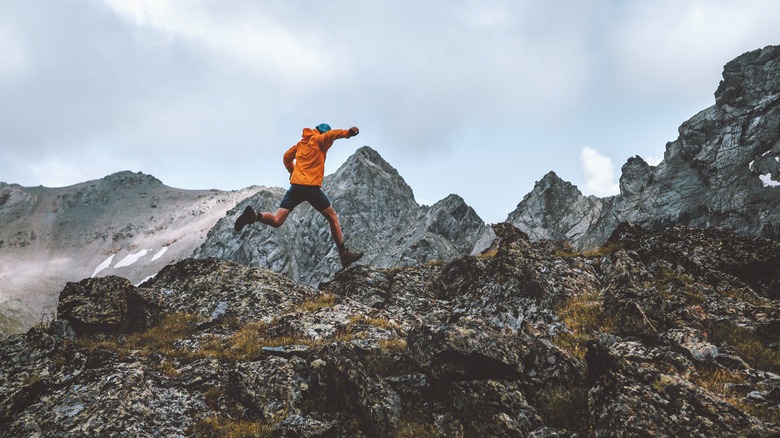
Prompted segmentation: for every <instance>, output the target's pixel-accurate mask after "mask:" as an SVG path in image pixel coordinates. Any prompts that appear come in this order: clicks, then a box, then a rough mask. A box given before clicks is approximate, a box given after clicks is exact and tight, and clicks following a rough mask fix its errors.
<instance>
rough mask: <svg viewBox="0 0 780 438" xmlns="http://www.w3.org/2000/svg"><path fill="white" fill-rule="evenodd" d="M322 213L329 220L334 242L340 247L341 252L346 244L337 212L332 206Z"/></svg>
mask: <svg viewBox="0 0 780 438" xmlns="http://www.w3.org/2000/svg"><path fill="white" fill-rule="evenodd" d="M320 213H322V215H323V216H325V219H327V220H328V223H329V224H330V235H331V236H332V237H333V242H335V243H336V246H338V247H339V250H340V249H341V245H343V244H344V234H342V233H341V225H340V224H339V216H338V215H337V214H336V210H334V209H333V206H332V205H331V206H330V207H328V208H326V209H325V210H322V211H321V212H320Z"/></svg>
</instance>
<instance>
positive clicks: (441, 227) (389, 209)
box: [195, 146, 487, 286]
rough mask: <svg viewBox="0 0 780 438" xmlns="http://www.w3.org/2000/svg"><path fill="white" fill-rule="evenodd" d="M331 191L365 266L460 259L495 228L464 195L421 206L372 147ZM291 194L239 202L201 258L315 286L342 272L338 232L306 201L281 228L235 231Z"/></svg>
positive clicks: (329, 184) (330, 179)
mask: <svg viewBox="0 0 780 438" xmlns="http://www.w3.org/2000/svg"><path fill="white" fill-rule="evenodd" d="M323 190H324V191H325V192H326V193H327V195H328V196H329V197H330V199H331V201H332V202H333V204H334V208H335V209H336V211H337V212H338V215H339V222H340V223H341V226H342V229H343V231H344V236H345V239H346V242H347V244H348V245H349V247H350V248H354V249H357V250H360V251H363V252H365V256H364V257H363V260H362V261H360V262H358V263H364V264H371V265H372V266H376V267H380V268H390V267H394V266H408V265H412V264H416V263H422V262H425V261H428V260H436V259H441V260H452V259H453V258H455V257H459V256H462V255H465V254H468V253H469V252H470V251H471V249H472V247H473V246H474V244H475V243H476V240H477V238H478V237H479V236H480V234H481V233H482V232H483V231H484V230H485V229H486V228H487V227H486V226H485V224H484V222H483V221H482V219H480V218H479V216H477V214H476V213H475V212H474V210H473V209H472V208H471V207H469V206H468V205H466V203H465V202H464V201H463V199H462V198H461V197H459V196H457V195H450V196H448V197H446V198H444V199H442V200H441V201H439V202H437V203H436V204H434V205H432V206H422V205H419V204H417V202H416V201H415V199H414V193H413V192H412V189H411V188H410V187H409V186H408V185H407V184H406V182H405V181H404V180H403V178H402V177H401V176H400V175H399V174H398V171H397V170H396V169H394V168H393V167H392V166H391V165H390V164H388V163H387V162H386V161H385V160H384V159H383V158H382V157H381V156H380V155H379V154H378V153H377V152H376V151H375V150H373V149H371V148H369V147H367V146H365V147H362V148H360V149H358V150H357V151H356V152H355V154H353V155H352V156H351V157H350V158H349V159H348V160H347V161H346V162H345V163H344V164H343V165H342V166H341V167H340V168H339V169H338V170H337V171H336V172H335V173H334V174H332V175H328V176H326V177H325V180H324V181H323ZM283 195H284V190H283V189H273V190H270V189H269V190H262V191H260V192H259V193H257V194H255V195H254V196H252V197H249V198H247V199H245V200H244V201H242V202H241V203H239V204H238V205H237V206H236V207H235V208H234V209H232V210H231V211H230V212H228V214H227V217H225V218H224V219H222V220H220V221H219V222H218V223H217V224H216V226H215V227H214V228H213V229H212V230H211V231H210V232H209V235H208V238H207V239H206V241H205V242H204V243H203V245H202V246H201V247H200V249H199V250H198V251H197V252H196V254H195V255H196V256H197V257H219V258H222V259H226V260H231V261H235V262H238V263H243V264H247V265H252V266H260V267H264V268H268V269H271V270H273V271H274V272H279V273H284V274H285V275H288V276H289V277H290V278H292V279H294V280H296V281H298V282H301V283H304V284H309V285H312V286H316V285H317V284H318V283H319V282H321V281H324V280H326V279H328V278H330V277H331V276H332V274H333V273H334V272H336V271H338V270H339V269H341V265H340V262H339V259H338V254H337V251H336V247H335V245H334V244H333V242H332V240H331V235H330V228H329V226H328V222H327V221H326V220H325V218H324V217H322V215H320V214H319V213H317V212H316V211H315V210H314V209H313V208H311V206H310V205H308V204H306V203H304V204H302V205H301V206H300V207H298V208H296V209H295V210H293V212H292V213H291V214H290V216H289V218H288V219H287V222H285V224H284V225H283V226H282V227H281V228H278V229H273V228H271V227H268V226H265V225H261V224H254V225H250V226H248V227H246V228H245V229H244V230H243V231H242V233H241V234H237V233H236V232H235V231H234V230H233V224H234V222H235V219H236V218H237V217H238V215H239V214H241V212H242V211H243V210H244V208H245V207H246V206H247V205H251V206H252V207H253V208H254V209H255V210H256V211H270V212H275V211H276V209H277V208H278V205H279V202H280V201H281V198H282V197H283Z"/></svg>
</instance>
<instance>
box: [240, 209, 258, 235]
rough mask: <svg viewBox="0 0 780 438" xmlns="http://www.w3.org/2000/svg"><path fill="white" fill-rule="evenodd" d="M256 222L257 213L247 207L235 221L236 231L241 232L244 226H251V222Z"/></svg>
mask: <svg viewBox="0 0 780 438" xmlns="http://www.w3.org/2000/svg"><path fill="white" fill-rule="evenodd" d="M256 220H257V213H255V210H254V209H252V207H250V206H248V205H247V207H246V208H245V209H244V212H243V213H241V216H239V217H238V219H236V226H235V228H236V231H241V229H242V228H244V227H245V226H247V225H249V224H251V223H252V222H254V221H256Z"/></svg>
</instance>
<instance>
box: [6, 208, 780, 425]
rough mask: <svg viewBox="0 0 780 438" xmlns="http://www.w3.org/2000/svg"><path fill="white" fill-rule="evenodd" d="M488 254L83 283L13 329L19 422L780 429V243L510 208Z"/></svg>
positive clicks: (204, 262)
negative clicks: (540, 215) (37, 319)
mask: <svg viewBox="0 0 780 438" xmlns="http://www.w3.org/2000/svg"><path fill="white" fill-rule="evenodd" d="M494 232H495V234H496V236H497V239H496V240H494V242H493V244H492V245H491V247H490V249H489V250H488V251H486V252H484V253H481V254H479V255H477V256H467V257H460V258H456V259H455V260H453V261H452V262H450V263H443V262H442V263H425V264H418V265H415V266H410V267H401V268H394V269H378V268H376V267H373V266H355V267H351V268H350V269H347V270H345V271H342V272H340V273H338V274H336V275H335V277H334V278H333V279H332V280H331V281H329V282H326V283H323V284H322V285H321V286H320V288H319V289H320V290H319V291H318V290H315V289H314V288H311V287H308V286H303V285H299V284H297V283H295V282H293V281H292V280H290V279H289V278H288V277H286V276H283V275H280V274H277V273H274V272H271V271H269V270H266V269H262V268H256V267H249V266H244V265H240V264H236V263H232V262H229V261H225V260H220V259H216V258H209V259H186V260H183V261H181V262H178V263H175V264H171V265H169V266H167V267H166V268H165V269H163V271H161V272H160V273H159V274H158V275H157V276H156V277H155V278H154V279H152V280H150V281H148V282H146V283H144V284H142V285H141V286H140V287H135V286H133V285H132V284H131V283H130V282H129V281H127V280H126V279H123V278H119V277H114V276H109V277H103V278H92V279H85V280H83V281H81V282H78V283H69V284H68V285H67V286H66V287H65V289H64V290H63V291H62V294H61V299H60V304H59V307H58V319H57V320H56V321H54V322H53V323H51V324H50V325H48V326H43V327H35V328H33V329H31V330H30V331H29V332H28V333H27V334H24V335H14V336H12V337H10V338H9V339H7V340H5V341H0V357H2V358H3V360H2V361H0V382H1V384H0V436H2V437H5V436H8V437H17V436H71V435H75V436H107V437H112V436H127V435H128V434H130V435H133V436H142V437H147V436H148V437H154V436H273V437H283V436H285V437H287V436H296V437H330V436H371V437H391V436H415V437H427V436H431V437H433V436H436V437H438V436H446V437H449V436H461V437H462V436H475V437H476V436H479V437H483V436H484V437H487V436H491V437H493V436H496V437H498V436H500V437H526V436H534V437H573V436H594V437H602V436H610V437H612V436H615V437H619V436H686V437H687V436H701V437H714V436H718V437H721V436H723V437H756V438H759V437H760V438H764V437H771V436H778V434H780V376H778V374H777V373H778V372H780V355H778V353H777V345H778V342H779V341H780V337H779V335H780V330H778V327H779V326H780V325H779V324H780V313H779V312H778V311H779V310H780V301H778V298H779V297H778V287H780V244H778V242H775V241H771V240H767V239H755V238H747V237H742V236H739V235H736V234H734V233H732V232H727V231H723V230H717V229H707V230H704V229H692V228H683V227H675V228H669V229H666V230H663V231H660V232H655V233H653V232H646V231H644V230H642V229H640V228H639V227H636V226H632V225H628V224H622V225H621V226H619V227H618V228H617V229H616V231H615V232H614V233H613V235H612V236H611V238H610V242H609V245H608V246H606V247H603V248H601V249H600V250H599V251H598V252H592V253H585V254H582V253H576V252H571V251H569V250H566V249H565V248H563V247H561V246H560V245H557V244H553V243H550V242H549V241H543V242H531V241H530V240H529V239H528V236H527V235H525V234H524V233H522V232H521V231H520V230H518V229H516V228H514V227H513V226H512V225H510V224H506V223H504V224H499V225H496V226H495V228H494Z"/></svg>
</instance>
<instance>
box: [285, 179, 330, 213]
mask: <svg viewBox="0 0 780 438" xmlns="http://www.w3.org/2000/svg"><path fill="white" fill-rule="evenodd" d="M303 201H306V202H308V203H309V204H311V206H312V207H314V208H315V209H316V210H317V211H322V210H325V209H326V208H328V207H330V199H328V197H327V196H325V192H323V191H322V189H321V188H320V187H319V186H302V185H299V184H293V185H291V186H290V190H287V193H286V194H285V195H284V199H282V203H281V204H279V208H285V209H287V210H290V211H292V209H294V208H295V207H297V206H298V204H300V203H301V202H303Z"/></svg>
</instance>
